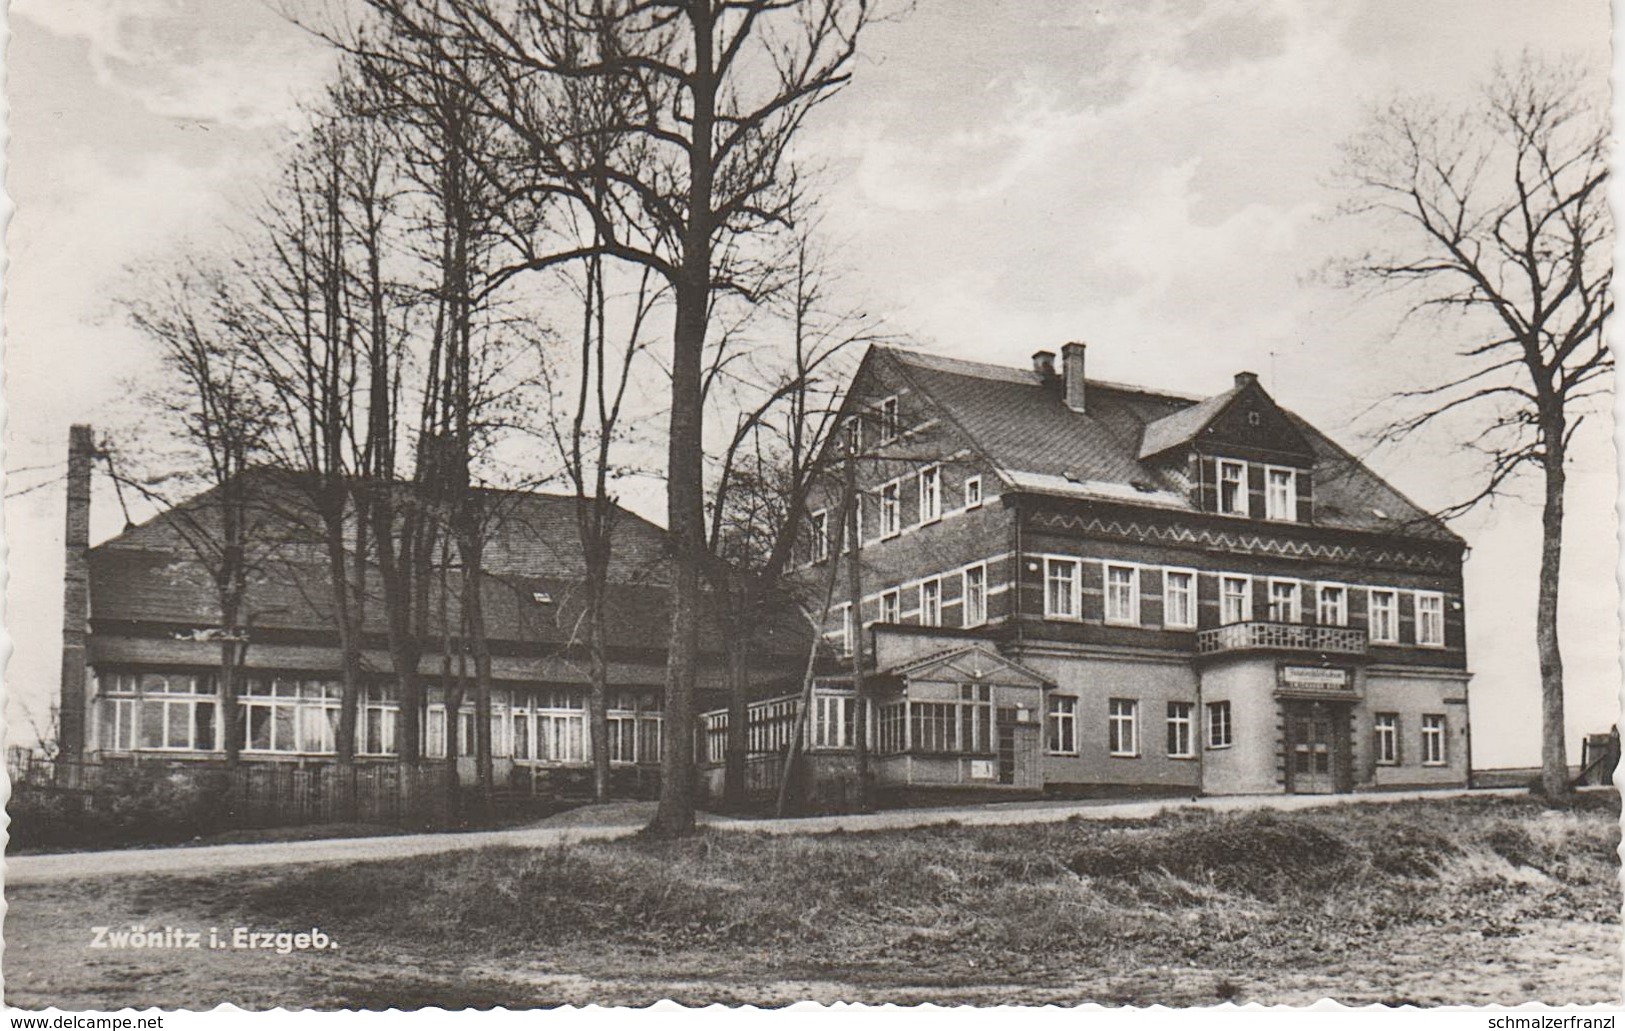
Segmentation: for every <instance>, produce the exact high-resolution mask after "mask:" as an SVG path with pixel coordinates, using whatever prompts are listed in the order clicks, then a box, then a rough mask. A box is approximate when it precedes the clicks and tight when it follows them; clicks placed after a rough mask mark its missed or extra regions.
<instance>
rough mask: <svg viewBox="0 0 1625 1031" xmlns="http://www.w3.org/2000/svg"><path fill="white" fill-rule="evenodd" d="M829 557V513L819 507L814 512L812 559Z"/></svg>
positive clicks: (816, 560)
mask: <svg viewBox="0 0 1625 1031" xmlns="http://www.w3.org/2000/svg"><path fill="white" fill-rule="evenodd" d="M828 558H829V513H828V512H825V511H824V510H823V509H819V510H818V511H817V512H814V513H813V514H812V560H813V561H814V562H823V561H824V560H826V559H828Z"/></svg>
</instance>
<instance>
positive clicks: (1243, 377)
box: [1236, 372, 1258, 387]
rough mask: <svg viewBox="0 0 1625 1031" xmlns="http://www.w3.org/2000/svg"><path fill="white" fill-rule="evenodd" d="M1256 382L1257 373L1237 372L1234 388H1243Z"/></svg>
mask: <svg viewBox="0 0 1625 1031" xmlns="http://www.w3.org/2000/svg"><path fill="white" fill-rule="evenodd" d="M1257 382H1258V373H1256V372H1238V373H1236V386H1237V387H1245V386H1247V385H1248V384H1249V383H1257Z"/></svg>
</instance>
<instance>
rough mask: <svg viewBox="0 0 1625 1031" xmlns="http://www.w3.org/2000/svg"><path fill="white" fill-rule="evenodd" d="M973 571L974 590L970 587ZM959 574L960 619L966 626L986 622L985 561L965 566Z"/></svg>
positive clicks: (974, 625) (979, 624)
mask: <svg viewBox="0 0 1625 1031" xmlns="http://www.w3.org/2000/svg"><path fill="white" fill-rule="evenodd" d="M973 573H974V574H975V578H974V579H975V582H976V586H975V590H974V591H973V590H972V587H971V584H972V575H971V574H973ZM959 576H960V584H959V589H960V595H959V598H960V612H959V618H960V621H961V622H962V623H963V624H964V625H965V626H967V627H976V626H981V625H983V624H984V623H986V622H987V563H985V562H978V563H976V564H975V565H973V566H966V567H965V569H964V571H963V572H962V573H960V574H959ZM973 598H974V599H975V604H974V605H973V604H972V599H973Z"/></svg>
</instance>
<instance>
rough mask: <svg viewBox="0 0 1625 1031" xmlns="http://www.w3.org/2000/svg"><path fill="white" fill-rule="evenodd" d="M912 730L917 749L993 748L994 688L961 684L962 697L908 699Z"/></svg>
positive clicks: (978, 750)
mask: <svg viewBox="0 0 1625 1031" xmlns="http://www.w3.org/2000/svg"><path fill="white" fill-rule="evenodd" d="M908 718H909V733H910V740H911V742H912V750H913V751H915V752H971V753H975V754H984V755H985V754H988V753H990V752H992V751H993V688H992V687H990V686H989V685H987V684H961V685H960V686H959V700H958V701H957V702H954V701H946V702H921V701H910V702H909V703H908Z"/></svg>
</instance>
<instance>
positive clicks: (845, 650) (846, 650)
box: [840, 602, 852, 655]
mask: <svg viewBox="0 0 1625 1031" xmlns="http://www.w3.org/2000/svg"><path fill="white" fill-rule="evenodd" d="M840 648H841V654H842V655H851V654H852V605H851V603H850V602H849V603H847V604H845V605H842V606H841V639H840Z"/></svg>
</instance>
